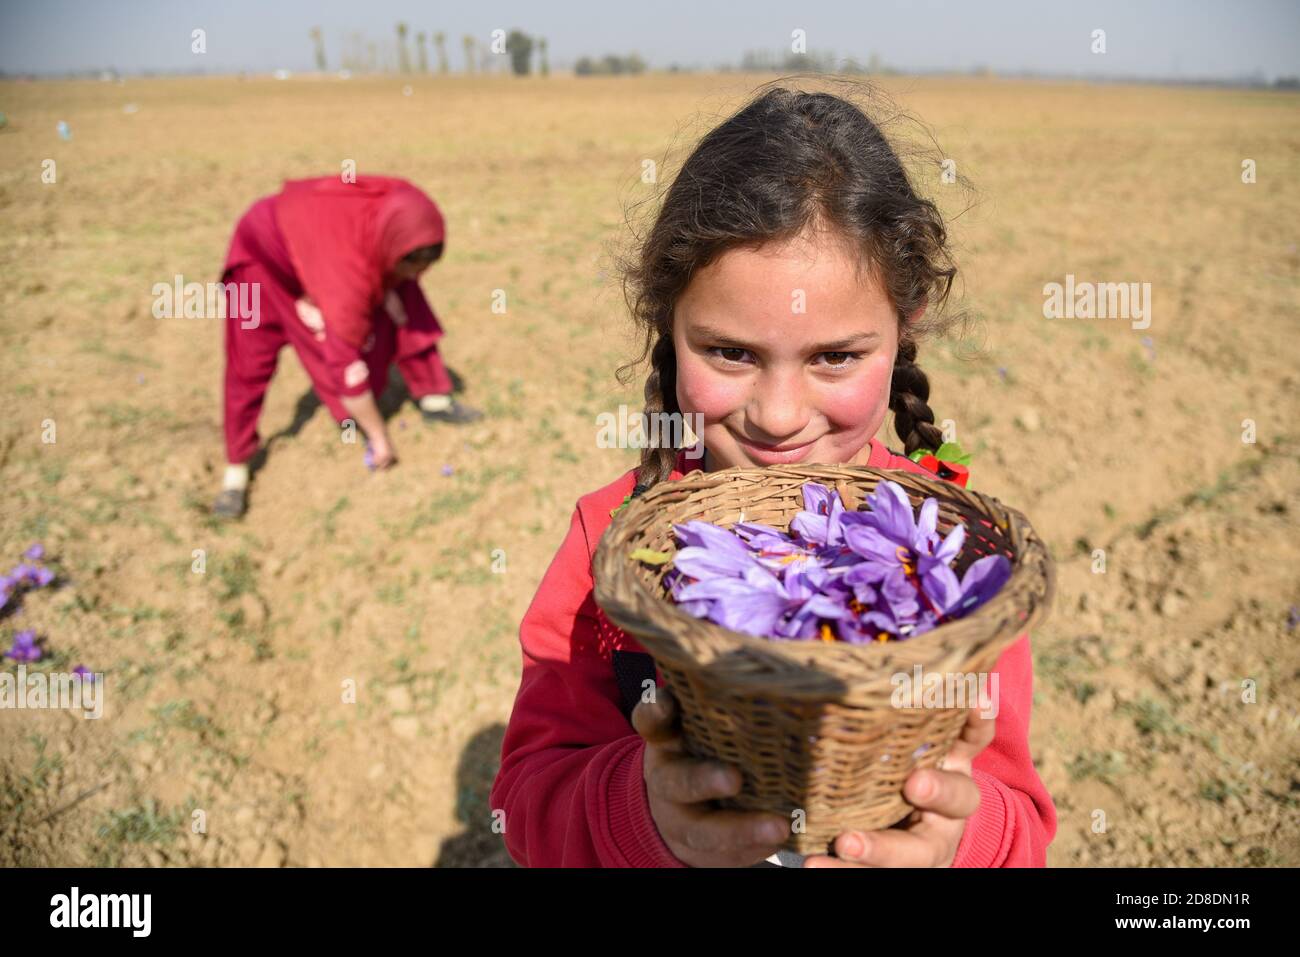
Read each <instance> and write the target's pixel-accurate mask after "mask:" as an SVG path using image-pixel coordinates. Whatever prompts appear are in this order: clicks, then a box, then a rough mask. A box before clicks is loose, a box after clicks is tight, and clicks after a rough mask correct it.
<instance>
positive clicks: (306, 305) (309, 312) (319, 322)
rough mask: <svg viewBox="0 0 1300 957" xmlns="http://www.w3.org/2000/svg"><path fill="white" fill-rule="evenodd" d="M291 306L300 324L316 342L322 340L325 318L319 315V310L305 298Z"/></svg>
mask: <svg viewBox="0 0 1300 957" xmlns="http://www.w3.org/2000/svg"><path fill="white" fill-rule="evenodd" d="M293 306H294V309H295V310H296V311H297V313H298V318H299V319H300V320H301V321H302V324H303V325H304V326H306V327H307V328H308V329H310V330H311V332H312V335H313V336H315V337H316V340H317V341H318V342H319V341H321V340H323V339H324V338H325V318H324V317H323V316H322V315H321V314H320V310H319V309H317V308H316V307H315V306H314V305H313V304H312V301H311V300H310V299H308V298H306V297H305V296H304V297H303V298H302V299H297V300H295V301H294V304H293Z"/></svg>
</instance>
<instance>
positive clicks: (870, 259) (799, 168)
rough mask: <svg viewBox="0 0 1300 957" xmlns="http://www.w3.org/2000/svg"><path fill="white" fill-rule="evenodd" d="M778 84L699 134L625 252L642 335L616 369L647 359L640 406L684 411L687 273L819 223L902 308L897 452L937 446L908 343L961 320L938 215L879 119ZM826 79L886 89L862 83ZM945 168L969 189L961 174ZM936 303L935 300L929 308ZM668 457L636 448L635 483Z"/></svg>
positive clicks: (663, 472) (631, 302)
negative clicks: (680, 312)
mask: <svg viewBox="0 0 1300 957" xmlns="http://www.w3.org/2000/svg"><path fill="white" fill-rule="evenodd" d="M787 82H788V81H786V80H780V81H776V83H775V84H769V85H768V87H767V88H760V91H759V92H758V93H757V94H756V95H755V96H754V97H753V98H752V99H751V100H750V101H749V102H748V103H747V104H746V105H745V106H743V107H741V109H740V110H738V111H737V112H736V113H734V114H733V115H732V116H731V117H729V118H728V119H726V120H725V121H723V122H722V123H720V124H719V125H717V126H715V127H714V128H713V129H712V130H710V131H709V132H708V133H707V134H706V135H705V136H704V137H703V138H702V139H701V140H700V141H699V143H698V144H696V146H695V147H694V148H693V150H692V151H691V152H690V155H689V156H688V157H687V158H686V160H685V162H684V163H683V164H682V166H681V169H680V170H679V171H678V173H677V175H676V176H675V177H674V178H673V179H672V182H671V184H670V185H669V186H668V187H667V190H666V192H665V194H664V196H663V197H662V201H661V202H660V203H659V204H658V208H657V210H656V212H655V215H654V218H653V223H652V225H651V226H650V228H649V229H648V231H647V232H646V233H645V235H644V236H642V237H638V243H637V246H636V247H635V251H634V252H633V253H632V254H631V255H629V256H627V257H625V258H623V260H622V262H621V263H620V265H621V271H622V275H623V292H624V296H625V298H626V301H627V304H628V309H629V311H630V312H631V314H632V317H633V320H634V321H635V322H636V324H637V326H638V328H640V329H641V330H642V332H643V333H644V344H643V347H642V351H641V354H640V355H639V356H638V358H637V359H635V360H633V362H631V363H629V364H627V365H625V366H623V367H621V368H620V369H619V379H620V380H621V381H623V382H624V383H626V382H627V379H628V377H629V376H630V373H631V370H633V369H634V368H636V367H637V366H639V365H640V364H641V363H642V362H644V361H645V360H646V359H647V357H648V358H649V364H650V371H649V374H648V375H647V377H646V380H645V412H646V413H648V414H654V413H680V411H681V410H680V409H679V408H678V405H677V356H676V351H675V348H674V345H673V337H672V314H673V308H674V305H675V303H676V302H677V300H678V298H679V297H680V296H681V294H682V293H683V292H684V291H685V289H686V287H687V285H689V283H690V280H691V278H692V277H693V276H694V274H695V273H696V272H698V271H699V270H700V269H702V268H703V267H704V266H706V265H708V264H709V263H710V262H712V261H713V260H714V259H716V258H717V257H718V256H719V255H720V254H721V253H723V252H725V251H726V250H728V249H730V248H733V247H736V246H742V245H745V246H752V245H755V244H761V243H765V242H770V241H781V240H786V239H789V238H792V237H793V236H795V235H798V234H799V233H800V232H801V231H802V230H804V229H805V228H807V227H809V226H810V225H813V224H820V223H826V224H829V225H830V226H832V227H834V228H836V229H838V230H839V231H840V232H841V233H843V234H844V236H846V237H847V238H848V239H849V240H850V241H851V242H852V243H853V244H854V245H855V247H856V248H857V249H858V250H860V252H861V254H862V257H863V259H862V261H863V263H864V264H866V265H868V266H869V267H870V268H871V269H872V270H873V271H874V273H875V274H876V275H877V276H879V278H880V279H881V281H882V282H883V284H884V287H885V289H886V291H887V292H888V294H889V297H890V301H891V302H892V304H893V306H894V309H895V311H896V314H897V315H898V319H899V342H898V355H897V358H896V360H895V364H894V370H893V376H892V379H891V383H890V394H889V408H890V409H891V410H892V411H893V413H894V429H895V431H896V432H897V433H898V437H899V439H900V440H901V441H902V442H903V445H904V448H905V453H906V454H908V455H910V454H911V453H913V452H915V451H916V450H917V449H922V448H931V449H935V448H938V447H939V445H940V444H942V441H943V436H942V433H941V432H940V430H939V429H938V428H937V427H936V426H935V424H934V412H933V411H931V409H930V406H929V398H930V382H929V379H928V378H927V377H926V375H925V373H924V372H922V371H921V368H920V367H919V366H918V365H917V364H916V358H917V343H918V340H920V339H923V338H928V337H930V336H932V335H940V334H943V333H944V332H946V331H947V329H948V328H949V327H950V326H951V324H952V323H954V322H956V321H959V320H961V321H964V320H965V318H966V317H965V315H964V314H959V315H957V316H950V315H946V314H945V313H944V311H943V308H942V307H944V306H946V304H947V301H948V296H949V293H950V291H951V289H952V285H953V281H954V279H955V277H956V275H957V267H956V265H955V264H954V262H953V259H952V256H951V254H950V252H949V248H948V238H947V230H946V228H945V226H944V222H943V218H942V216H941V215H940V213H939V210H938V208H937V207H936V206H935V204H934V203H933V202H931V201H930V200H928V199H924V198H922V197H921V196H919V195H918V194H917V192H916V191H915V189H914V188H913V186H912V182H911V180H910V179H909V177H908V174H907V171H906V169H905V168H904V165H903V163H902V161H900V159H899V154H898V151H897V150H896V149H895V147H894V146H893V145H891V143H890V141H889V140H888V139H886V137H885V135H884V133H883V132H882V131H881V128H880V124H878V123H877V122H874V121H873V120H872V119H870V118H868V116H867V114H866V113H865V112H864V111H863V110H862V109H861V108H860V107H859V106H858V105H857V104H856V103H854V102H853V100H852V97H851V96H840V95H836V94H834V93H830V92H803V91H801V90H798V89H794V88H792V87H791V86H789V85H787ZM821 82H823V83H825V82H830V83H832V84H836V85H839V86H841V87H845V86H851V87H852V88H853V90H852V91H851V92H857V91H865V92H866V93H867V95H868V96H869V97H870V98H872V99H873V100H883V94H880V93H879V92H878V91H876V90H874V88H872V87H871V85H870V84H869V83H866V82H864V81H859V80H843V79H839V80H827V79H826V78H821ZM901 115H902V114H897V113H896V112H895V116H896V117H897V116H901ZM882 122H884V121H882ZM913 152H914V155H918V156H919V155H921V153H922V151H920V150H914V151H913ZM926 158H927V159H928V160H929V161H931V162H932V163H933V164H934V165H935V166H936V167H938V166H940V164H941V163H942V156H941V151H939V150H938V149H937V148H935V149H934V150H933V151H932V152H929V153H928V155H927V156H926ZM943 168H944V171H945V173H951V170H950V169H949V168H948V167H947V166H946V165H945V166H944V167H943ZM949 179H950V180H951V181H954V182H957V183H960V184H961V185H962V186H964V187H967V188H969V184H968V182H967V181H966V179H965V178H964V177H961V176H950V177H949ZM935 305H937V306H938V307H940V308H938V309H931V308H929V307H930V306H935ZM676 458H677V450H676V449H674V448H672V447H671V446H663V445H658V446H656V445H653V444H652V445H651V446H650V447H647V448H644V449H643V450H642V453H641V461H640V464H639V466H638V468H637V477H636V486H635V489H634V491H633V495H637V494H640V493H641V492H643V491H645V490H646V489H648V488H650V487H652V486H654V485H655V484H657V483H658V482H662V481H665V480H666V479H667V478H668V477H669V475H670V474H671V473H672V470H673V466H674V464H675V462H676Z"/></svg>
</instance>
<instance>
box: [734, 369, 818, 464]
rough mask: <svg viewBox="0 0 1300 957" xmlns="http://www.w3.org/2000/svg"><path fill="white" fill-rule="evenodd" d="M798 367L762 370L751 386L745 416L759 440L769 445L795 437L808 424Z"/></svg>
mask: <svg viewBox="0 0 1300 957" xmlns="http://www.w3.org/2000/svg"><path fill="white" fill-rule="evenodd" d="M805 399H806V396H805V395H804V382H803V376H802V374H801V370H789V371H785V370H779V369H772V370H769V371H766V372H765V373H764V374H763V375H762V376H760V377H759V379H758V381H757V382H756V383H755V385H754V394H753V395H752V397H751V398H750V402H749V408H748V410H747V417H748V419H749V424H750V425H751V426H752V427H753V428H754V431H755V432H756V433H757V435H755V436H754V438H755V439H758V440H759V441H761V442H767V443H770V444H772V445H781V444H782V443H784V442H786V441H788V440H791V439H796V438H798V437H799V436H800V435H802V434H803V431H804V427H805V426H806V425H807V424H808V418H809V414H808V406H807V403H806V401H805Z"/></svg>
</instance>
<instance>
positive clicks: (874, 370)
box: [491, 88, 1056, 867]
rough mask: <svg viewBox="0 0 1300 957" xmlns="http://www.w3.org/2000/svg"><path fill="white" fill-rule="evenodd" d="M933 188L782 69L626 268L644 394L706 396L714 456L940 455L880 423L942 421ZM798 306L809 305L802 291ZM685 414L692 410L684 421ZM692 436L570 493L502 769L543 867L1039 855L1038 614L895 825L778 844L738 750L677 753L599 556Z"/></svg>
mask: <svg viewBox="0 0 1300 957" xmlns="http://www.w3.org/2000/svg"><path fill="white" fill-rule="evenodd" d="M946 242H947V241H946V234H945V229H944V226H943V223H942V221H941V219H940V217H939V214H938V211H937V210H936V208H935V207H934V206H933V205H932V204H931V203H929V202H928V201H925V200H923V199H920V198H918V196H917V195H916V193H915V192H914V191H913V188H912V186H911V184H910V182H909V180H908V177H907V175H906V173H905V172H904V168H903V166H902V165H901V163H900V162H899V160H898V158H897V156H896V155H895V152H894V150H893V149H892V148H891V147H890V145H889V143H888V142H887V141H886V140H885V138H884V137H883V136H882V134H881V132H880V130H879V129H878V128H877V127H876V126H875V125H874V124H873V123H872V122H871V121H870V120H869V119H868V118H867V117H866V116H865V115H864V114H863V113H862V111H861V110H859V109H858V108H857V107H856V106H854V105H853V104H852V103H850V102H849V101H847V100H845V99H842V98H840V97H837V96H834V95H831V94H827V93H803V92H796V91H792V90H788V89H783V88H776V89H772V90H770V91H768V92H766V93H764V94H763V95H761V96H759V97H758V98H756V99H755V100H754V101H752V102H751V103H750V104H749V105H748V106H746V107H745V108H743V109H742V110H740V111H739V112H738V113H737V114H735V115H734V116H733V117H731V118H730V119H729V120H727V121H726V122H724V123H722V124H721V125H720V126H718V127H717V128H716V129H714V130H713V131H712V132H711V133H709V134H708V135H707V136H705V137H704V139H703V140H702V141H701V142H700V143H699V144H698V145H697V146H696V147H695V149H694V151H693V152H692V154H691V155H690V157H689V158H688V159H687V161H686V163H685V164H684V166H683V168H682V170H681V172H680V173H679V174H678V176H677V177H676V180H675V182H674V183H673V184H672V186H671V187H670V188H669V190H668V192H667V195H666V197H665V199H664V202H663V204H662V207H661V209H660V210H659V213H658V216H657V219H656V221H655V223H654V226H653V228H652V229H651V230H650V232H649V234H648V235H647V236H646V238H645V240H644V242H643V244H642V247H641V249H640V251H639V254H638V256H637V258H636V259H635V260H634V261H633V262H632V263H631V264H630V265H629V268H628V273H627V275H626V277H625V278H626V282H627V289H628V292H629V304H630V306H631V308H632V312H633V315H634V317H635V319H636V320H637V322H638V324H639V325H640V326H641V327H642V328H643V329H644V331H645V333H646V350H647V352H648V353H649V355H650V358H651V364H652V371H651V372H650V375H649V378H648V379H647V381H646V386H645V396H646V410H647V411H648V412H659V413H698V414H700V415H702V416H703V422H704V432H703V441H704V460H703V468H704V470H705V471H711V470H714V469H722V468H728V467H731V466H746V467H754V466H765V465H770V464H775V463H783V462H824V463H857V464H862V465H868V466H873V467H877V468H897V469H905V470H908V471H913V472H921V471H924V470H923V469H921V468H920V466H918V465H917V464H915V463H914V462H912V461H910V460H909V459H907V458H904V457H903V456H900V455H896V454H894V453H892V452H890V451H889V450H888V449H887V448H885V446H883V445H882V444H881V443H880V442H878V441H877V440H876V439H875V438H873V436H874V435H875V433H876V431H877V430H878V429H879V428H880V426H881V425H882V423H883V422H884V418H885V413H886V410H893V412H894V426H895V429H896V430H897V432H898V436H899V438H900V439H901V440H902V441H903V444H904V448H905V450H906V452H907V453H908V454H910V453H912V452H915V451H917V450H918V449H927V448H928V449H931V450H934V449H937V448H938V447H939V445H940V444H941V442H942V435H941V433H940V432H939V430H938V429H937V428H936V427H935V426H934V424H933V423H934V415H933V413H932V412H931V410H930V407H929V405H928V404H927V400H928V398H929V383H928V381H927V379H926V376H925V374H924V373H923V372H922V371H921V370H920V369H919V368H918V367H917V366H916V363H915V360H916V356H917V339H918V338H919V337H921V336H922V335H923V334H926V333H927V332H928V333H932V332H933V331H934V330H935V328H936V326H937V323H936V321H935V320H931V323H930V325H928V326H923V325H922V321H923V316H924V314H925V312H926V310H927V307H928V306H929V305H931V304H937V305H940V306H942V305H943V304H945V303H946V301H947V295H948V291H949V289H950V287H951V283H952V280H953V277H954V276H955V275H956V269H955V268H954V267H953V265H952V262H951V259H950V257H949V254H948V251H947V248H946ZM792 304H796V305H798V306H801V307H802V308H794V307H792ZM691 421H697V420H694V419H692V420H691ZM693 467H695V466H694V465H693V464H692V463H690V462H688V460H687V458H686V455H685V452H682V453H676V452H674V450H673V449H665V448H657V449H647V450H645V452H644V453H643V455H642V460H641V465H640V467H639V468H637V469H633V470H631V471H629V472H628V473H627V474H625V475H623V476H622V477H621V478H620V479H618V480H617V481H616V482H613V483H611V484H610V485H607V486H606V487H605V488H603V489H600V490H599V491H596V492H592V493H590V494H588V495H586V496H583V497H582V498H580V499H579V500H578V504H577V510H576V511H575V512H574V515H573V519H572V522H571V524H570V527H569V533H568V535H567V537H566V538H565V539H564V542H563V544H562V545H561V546H560V551H559V554H558V555H556V557H555V559H554V560H553V561H552V563H551V566H550V568H549V569H548V570H547V572H546V574H545V576H544V577H543V579H542V583H541V586H540V587H539V588H538V590H537V594H536V596H535V597H534V599H533V602H532V604H531V606H530V607H529V609H528V612H527V614H526V615H525V616H524V620H523V624H522V626H521V628H520V641H521V643H522V645H523V677H522V680H521V681H520V686H519V692H518V697H517V698H516V701H515V707H514V712H513V714H512V715H511V718H510V724H509V727H508V728H507V729H506V734H505V739H504V741H503V744H502V749H501V769H500V771H499V772H498V774H497V777H496V781H495V784H494V786H493V789H492V795H491V802H492V807H493V809H500V810H503V811H504V814H505V817H504V824H505V832H504V833H505V842H506V847H507V848H508V849H509V851H510V853H511V855H512V856H513V857H514V858H515V860H516V861H518V862H519V863H521V864H524V865H531V866H539V865H540V866H555V865H576V866H641V867H646V866H649V867H680V866H683V865H688V866H696V867H699V866H717V865H723V866H751V865H756V864H761V863H762V862H764V861H765V860H767V859H769V858H771V859H772V860H771V861H770V863H777V864H782V865H799V864H802V866H805V867H826V866H835V867H857V866H871V867H898V866H903V867H907V866H955V867H1007V866H1026V865H1032V866H1043V865H1044V864H1045V858H1046V849H1047V845H1048V843H1049V842H1050V841H1051V839H1052V837H1053V836H1054V834H1055V832H1056V811H1055V808H1054V806H1053V804H1052V800H1051V797H1050V796H1049V795H1048V793H1047V791H1046V790H1045V789H1044V787H1043V784H1042V782H1041V781H1040V780H1039V777H1038V774H1037V773H1036V772H1035V770H1034V767H1033V764H1032V762H1031V760H1030V756H1029V747H1028V729H1029V709H1030V701H1031V698H1030V695H1031V687H1030V684H1031V670H1032V669H1031V660H1030V650H1029V639H1028V636H1027V635H1025V636H1022V637H1021V638H1020V639H1019V640H1018V641H1017V642H1016V643H1015V644H1014V645H1012V646H1011V647H1010V648H1009V649H1008V650H1007V651H1006V652H1005V653H1004V654H1003V655H1002V657H1001V658H1000V659H999V661H998V663H997V669H996V670H997V671H999V672H1000V678H999V680H1000V691H1001V697H1000V711H999V713H998V714H997V717H996V718H988V719H985V718H980V717H979V715H978V713H977V712H974V711H972V716H971V720H970V721H969V722H968V723H967V725H966V728H965V730H964V732H963V735H962V738H961V740H960V741H959V742H958V743H957V744H956V745H955V746H954V748H953V749H952V752H951V754H950V755H949V756H948V758H947V759H946V761H945V763H944V765H943V767H942V769H941V770H918V771H917V772H915V773H914V774H913V775H911V776H910V777H909V778H908V780H907V781H906V782H905V786H904V790H903V794H904V796H905V797H906V799H907V800H908V801H909V802H910V803H911V804H912V805H913V806H914V807H915V808H916V809H917V810H916V811H914V812H913V814H912V816H911V817H910V818H908V819H907V820H906V821H904V822H901V823H900V825H898V826H896V827H894V828H890V829H885V830H880V831H876V832H872V833H870V834H865V833H861V832H856V831H855V832H848V833H845V834H841V835H840V836H839V837H838V838H837V839H836V841H835V844H834V852H835V856H834V857H831V856H820V855H819V856H814V857H809V858H807V859H802V858H800V856H799V855H797V854H791V853H789V852H785V851H782V852H781V853H780V854H774V852H775V851H776V849H777V847H778V846H779V845H780V844H781V843H782V841H783V839H784V838H785V837H786V836H787V834H788V828H789V824H790V822H789V818H786V817H781V816H779V815H769V814H763V813H760V812H741V811H732V810H719V809H717V808H716V807H715V806H714V805H713V804H712V803H711V802H712V799H715V798H721V797H725V796H729V795H733V794H735V793H737V791H738V789H739V787H740V783H741V780H740V775H739V772H738V771H736V770H735V769H734V768H729V767H726V766H724V765H720V764H715V763H710V762H704V761H697V760H693V759H691V758H688V757H687V756H685V755H684V754H683V753H682V747H681V740H680V738H679V736H678V733H677V731H676V726H675V717H676V715H675V707H674V704H673V701H672V698H671V695H670V694H668V693H667V692H666V691H663V690H661V692H660V693H659V695H658V696H657V698H658V702H657V703H656V704H654V705H649V704H644V703H640V701H639V699H640V689H641V681H642V679H643V678H644V677H654V676H655V669H654V665H653V662H652V661H651V659H650V658H649V656H648V655H646V654H645V652H644V649H643V648H641V647H640V646H639V645H638V644H637V642H636V641H635V639H633V638H631V637H630V636H629V635H627V634H625V633H623V632H622V631H620V630H619V629H617V628H615V627H614V626H613V625H612V624H611V623H610V622H609V621H608V620H607V619H605V617H604V615H603V613H602V612H601V611H600V609H599V608H598V607H597V605H596V604H595V601H594V599H593V596H592V587H593V583H592V576H591V555H592V553H593V551H594V550H595V547H596V544H597V542H598V541H599V539H600V536H601V533H602V532H603V531H604V529H605V527H606V526H607V525H608V524H609V522H610V520H611V510H617V508H618V506H619V505H620V503H622V502H623V501H624V498H625V496H628V495H629V494H630V495H638V494H640V493H641V492H643V491H644V490H645V489H647V488H649V487H651V486H653V485H654V484H656V483H658V482H666V481H673V480H674V479H677V478H680V477H681V475H682V474H683V473H684V472H685V471H687V470H688V469H689V468H693Z"/></svg>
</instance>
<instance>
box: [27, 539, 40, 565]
mask: <svg viewBox="0 0 1300 957" xmlns="http://www.w3.org/2000/svg"><path fill="white" fill-rule="evenodd" d="M44 557H45V546H44V545H42V544H41V543H40V542H37V543H36V544H34V545H32V547H31V548H29V549H27V551H25V552H23V558H30V559H31V560H32V561H34V562H39V561H40V560H41V559H42V558H44Z"/></svg>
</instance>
